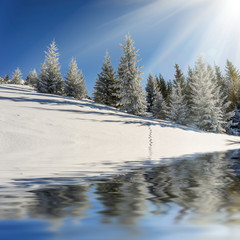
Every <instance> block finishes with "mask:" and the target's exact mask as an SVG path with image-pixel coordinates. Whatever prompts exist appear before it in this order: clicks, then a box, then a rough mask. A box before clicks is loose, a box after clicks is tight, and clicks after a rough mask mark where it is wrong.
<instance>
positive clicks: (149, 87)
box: [146, 73, 157, 112]
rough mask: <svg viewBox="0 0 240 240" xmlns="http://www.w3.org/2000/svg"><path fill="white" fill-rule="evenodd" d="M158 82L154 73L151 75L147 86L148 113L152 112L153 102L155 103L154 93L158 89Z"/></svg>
mask: <svg viewBox="0 0 240 240" xmlns="http://www.w3.org/2000/svg"><path fill="white" fill-rule="evenodd" d="M156 87H157V86H156V80H155V78H154V76H153V75H152V73H150V74H149V76H148V79H147V86H146V92H147V104H148V108H147V111H148V112H152V107H153V101H154V91H155V88H156Z"/></svg>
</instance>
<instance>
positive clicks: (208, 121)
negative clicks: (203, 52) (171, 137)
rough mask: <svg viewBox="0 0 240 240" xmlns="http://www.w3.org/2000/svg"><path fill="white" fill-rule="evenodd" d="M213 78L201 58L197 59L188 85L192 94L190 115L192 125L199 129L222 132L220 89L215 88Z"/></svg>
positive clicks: (211, 72)
mask: <svg viewBox="0 0 240 240" xmlns="http://www.w3.org/2000/svg"><path fill="white" fill-rule="evenodd" d="M213 77H214V75H213V71H211V69H209V67H208V66H207V65H206V63H205V62H204V61H203V59H202V57H199V58H198V60H197V62H196V65H195V69H194V71H193V74H192V82H191V84H190V87H191V94H192V105H191V113H192V117H193V123H194V124H195V126H197V127H198V128H199V129H202V130H206V131H212V132H223V131H224V130H223V128H222V124H223V113H222V108H221V106H220V94H219V89H220V88H219V87H218V86H217V84H216V82H215V80H214V79H213Z"/></svg>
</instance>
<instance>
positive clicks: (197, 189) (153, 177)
mask: <svg viewBox="0 0 240 240" xmlns="http://www.w3.org/2000/svg"><path fill="white" fill-rule="evenodd" d="M143 166H144V167H143ZM79 176H81V173H79ZM48 182H50V184H46V183H48ZM54 182H56V184H54ZM61 182H62V185H59V184H58V183H59V178H48V179H20V180H19V179H18V180H14V179H13V180H12V183H11V184H12V185H14V191H13V189H12V187H11V189H10V187H9V186H4V185H1V188H0V239H1V240H8V239H27V240H28V239H29V240H30V239H31V240H33V239H60V240H61V239H66V240H72V239H89V240H90V239H91V240H92V239H98V240H99V239H104V240H108V239H119V240H120V239H124V240H126V239H161V240H162V239H169V240H175V239H176V240H179V239H184V240H186V239H191V240H192V239H204V240H205V239H218V240H219V239H220V240H221V239H228V240H229V239H239V237H240V230H238V228H239V226H240V151H230V152H226V153H214V154H205V155H198V156H194V157H187V158H182V159H169V160H165V161H164V162H163V163H160V164H158V165H154V164H153V165H150V164H147V165H146V164H143V165H142V167H139V168H136V167H135V169H133V170H131V169H129V171H128V172H127V173H125V174H122V175H116V176H111V177H105V178H100V177H96V178H93V177H92V178H89V179H88V178H84V179H83V178H82V177H77V176H75V178H74V181H73V179H72V178H71V177H69V178H68V177H65V178H63V179H61ZM36 184H37V185H38V187H37V188H36V187H35V188H34V190H29V189H31V185H34V186H35V185H36ZM13 193H14V194H13Z"/></svg>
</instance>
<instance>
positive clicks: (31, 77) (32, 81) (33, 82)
mask: <svg viewBox="0 0 240 240" xmlns="http://www.w3.org/2000/svg"><path fill="white" fill-rule="evenodd" d="M25 84H26V85H29V86H32V87H36V86H37V72H36V69H33V70H32V71H31V72H29V74H28V76H27V77H26V81H25Z"/></svg>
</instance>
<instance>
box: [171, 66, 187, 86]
mask: <svg viewBox="0 0 240 240" xmlns="http://www.w3.org/2000/svg"><path fill="white" fill-rule="evenodd" d="M174 68H175V75H174V77H175V79H174V80H173V84H174V85H175V86H176V84H177V83H179V84H180V88H181V89H182V91H184V89H185V87H186V83H185V78H184V75H183V73H182V71H181V69H180V68H179V65H178V64H175V66H174Z"/></svg>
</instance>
